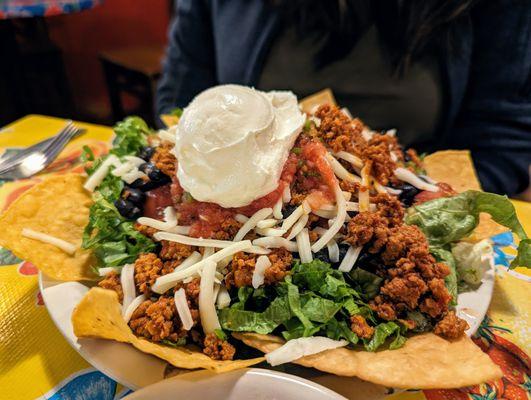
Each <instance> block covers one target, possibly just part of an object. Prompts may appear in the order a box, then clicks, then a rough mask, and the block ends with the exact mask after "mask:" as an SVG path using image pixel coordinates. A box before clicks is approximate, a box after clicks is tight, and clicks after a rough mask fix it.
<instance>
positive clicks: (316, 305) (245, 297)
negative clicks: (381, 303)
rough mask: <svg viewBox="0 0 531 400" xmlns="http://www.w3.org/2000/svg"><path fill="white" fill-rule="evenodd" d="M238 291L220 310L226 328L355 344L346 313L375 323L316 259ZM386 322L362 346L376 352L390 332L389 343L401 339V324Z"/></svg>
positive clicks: (338, 275)
mask: <svg viewBox="0 0 531 400" xmlns="http://www.w3.org/2000/svg"><path fill="white" fill-rule="evenodd" d="M237 296H238V299H237V302H235V303H234V304H232V305H231V306H230V307H229V308H224V309H222V310H220V311H219V320H220V323H221V326H222V328H223V329H225V330H228V331H251V332H257V333H263V334H267V333H280V334H281V335H282V336H283V337H284V338H285V339H286V340H290V339H296V338H300V337H308V336H313V335H322V336H327V337H329V338H331V339H334V340H339V339H345V340H348V341H349V342H350V343H352V344H356V343H357V342H358V340H359V339H358V337H357V336H356V334H355V333H354V332H352V330H351V329H350V316H351V315H362V316H364V317H365V318H366V319H367V320H368V321H370V322H372V323H373V324H376V318H375V317H374V315H373V312H372V311H371V309H370V308H369V307H368V306H367V305H366V304H365V303H364V302H363V301H362V300H360V295H359V294H358V292H357V291H356V290H355V289H354V288H352V287H351V286H350V285H349V284H348V283H347V282H346V281H345V279H344V277H343V274H342V273H341V272H339V271H337V270H335V269H333V268H332V267H331V266H330V264H327V263H325V262H322V261H320V260H314V261H312V262H310V263H305V264H301V263H296V264H295V265H294V266H293V268H292V270H291V275H289V276H287V277H286V279H285V280H284V281H283V282H281V283H279V284H278V285H276V286H274V289H273V291H272V292H271V291H269V292H268V291H266V290H264V288H259V289H256V290H253V289H252V288H251V287H246V288H240V289H239V290H238V295H237ZM268 296H269V298H270V303H269V305H268V306H267V307H266V308H265V309H263V311H261V310H257V309H256V300H259V301H260V303H261V304H262V302H263V301H264V300H265V299H266V298H267V297H268ZM253 307H254V308H255V309H253ZM391 324H394V323H389V322H386V323H383V324H380V325H385V326H386V327H383V328H378V327H379V326H380V325H377V326H376V331H377V332H378V338H376V339H375V340H374V341H366V342H365V343H364V344H365V346H366V348H367V349H369V350H370V351H375V350H376V349H377V348H378V347H380V346H381V345H382V344H383V343H384V342H385V340H386V339H387V338H388V337H389V336H391V335H395V336H396V337H395V339H394V340H393V342H391V345H392V346H394V347H397V346H400V345H401V344H403V340H402V337H401V336H400V329H398V331H396V329H395V328H393V327H392V325H391ZM394 325H396V324H394ZM396 326H397V327H398V328H400V327H399V326H398V325H396ZM378 329H379V330H378Z"/></svg>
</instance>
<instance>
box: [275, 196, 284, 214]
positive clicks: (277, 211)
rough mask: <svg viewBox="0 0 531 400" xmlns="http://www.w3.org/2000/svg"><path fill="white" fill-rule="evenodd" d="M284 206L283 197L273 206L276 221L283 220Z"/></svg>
mask: <svg viewBox="0 0 531 400" xmlns="http://www.w3.org/2000/svg"><path fill="white" fill-rule="evenodd" d="M283 204H284V201H283V199H282V196H280V198H279V199H278V201H277V202H276V203H275V205H274V206H273V217H275V218H276V219H282V205H283Z"/></svg>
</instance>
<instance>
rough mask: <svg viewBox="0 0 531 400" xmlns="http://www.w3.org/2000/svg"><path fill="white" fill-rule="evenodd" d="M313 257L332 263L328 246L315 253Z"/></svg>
mask: <svg viewBox="0 0 531 400" xmlns="http://www.w3.org/2000/svg"><path fill="white" fill-rule="evenodd" d="M313 258H314V259H317V260H321V261H323V262H325V263H329V264H331V262H330V256H329V254H328V248H327V247H323V248H322V249H321V250H319V251H318V252H317V253H315V254H314V255H313Z"/></svg>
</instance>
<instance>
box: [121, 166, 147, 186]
mask: <svg viewBox="0 0 531 400" xmlns="http://www.w3.org/2000/svg"><path fill="white" fill-rule="evenodd" d="M146 178H147V175H146V174H144V173H143V172H142V171H139V170H138V169H135V170H133V171H131V172H128V173H127V174H125V175H123V176H122V180H123V181H124V182H125V183H127V184H131V183H133V182H134V181H136V180H137V179H146Z"/></svg>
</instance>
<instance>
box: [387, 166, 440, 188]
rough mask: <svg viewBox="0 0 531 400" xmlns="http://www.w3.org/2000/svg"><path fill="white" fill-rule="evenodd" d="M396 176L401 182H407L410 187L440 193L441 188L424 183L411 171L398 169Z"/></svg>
mask: <svg viewBox="0 0 531 400" xmlns="http://www.w3.org/2000/svg"><path fill="white" fill-rule="evenodd" d="M395 176H396V177H397V178H398V179H400V180H401V181H404V182H407V183H409V184H410V185H413V186H415V187H416V188H417V189H420V190H426V191H428V192H438V191H439V187H438V186H435V185H432V184H431V183H428V182H424V181H423V180H422V179H420V178H419V177H418V176H417V175H415V174H414V173H413V172H411V171H410V170H409V169H406V168H402V167H398V168H396V169H395Z"/></svg>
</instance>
